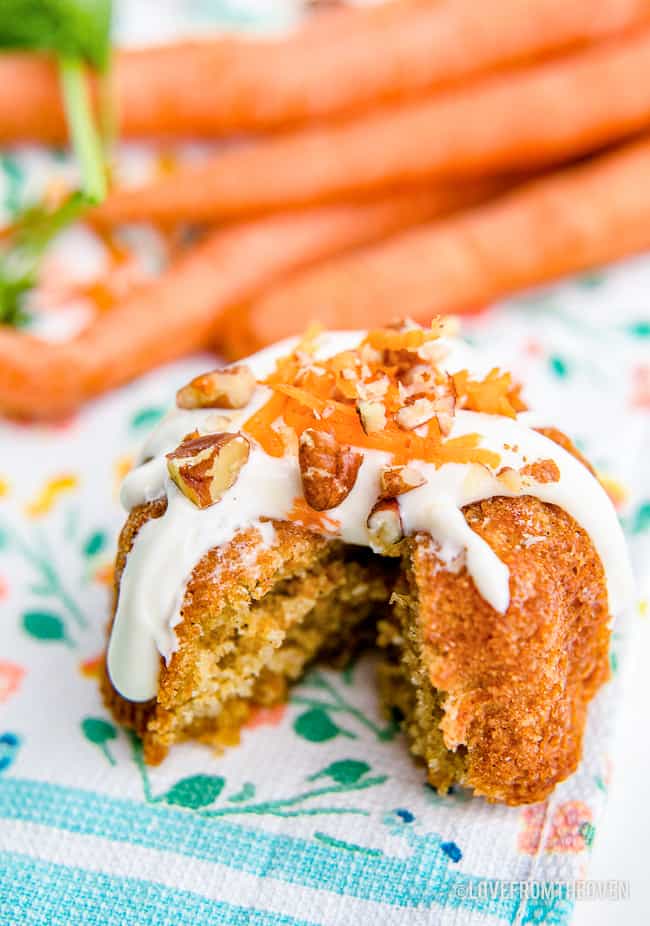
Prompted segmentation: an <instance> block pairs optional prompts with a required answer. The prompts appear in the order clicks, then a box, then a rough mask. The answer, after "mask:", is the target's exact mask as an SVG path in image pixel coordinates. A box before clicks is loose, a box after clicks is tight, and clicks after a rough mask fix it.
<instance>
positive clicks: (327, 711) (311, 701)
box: [291, 670, 399, 743]
mask: <svg viewBox="0 0 650 926" xmlns="http://www.w3.org/2000/svg"><path fill="white" fill-rule="evenodd" d="M344 681H345V679H344ZM302 688H316V689H318V690H319V694H318V695H317V696H312V695H311V694H302V691H301V689H302ZM320 692H324V694H323V695H321V694H320ZM291 701H292V703H293V704H301V705H304V706H305V707H308V708H310V710H308V711H306V712H305V713H304V714H300V715H299V716H298V717H297V718H296V720H295V721H294V724H293V728H294V730H295V732H296V733H297V734H298V736H302V737H303V739H306V740H309V741H310V742H312V743H323V742H327V741H328V740H330V739H333V738H334V737H335V736H339V735H343V736H347V737H348V738H350V739H356V734H355V733H353V732H352V731H350V730H347V729H344V728H343V727H341V725H340V724H339V723H338V722H336V721H335V720H334V719H333V718H332V716H331V715H332V714H341V713H342V714H348V715H349V716H350V717H353V718H354V719H355V720H356V721H358V722H359V723H360V724H361V725H362V726H364V727H366V728H367V729H368V730H372V732H373V733H374V734H375V736H376V737H377V739H378V740H380V741H383V742H386V741H389V740H392V739H393V738H394V737H395V735H396V734H397V732H398V730H399V724H398V723H397V720H396V719H395V718H392V719H391V720H390V721H389V723H388V724H387V725H386V726H385V727H381V726H379V725H378V724H376V723H375V722H374V721H373V720H371V718H370V717H367V716H366V714H364V712H363V711H361V710H360V709H359V708H358V707H356V706H355V705H354V704H352V703H351V702H350V701H348V700H347V698H346V697H344V696H343V695H342V694H341V693H340V692H339V691H338V690H337V688H336V686H335V685H334V684H333V683H332V682H330V681H329V680H328V679H327V678H326V676H325V675H324V674H323V673H322V672H319V671H317V670H314V671H312V672H309V673H308V674H307V675H306V676H305V678H304V679H303V680H302V682H301V685H300V688H299V689H298V691H297V693H296V694H294V695H293V696H292V698H291Z"/></svg>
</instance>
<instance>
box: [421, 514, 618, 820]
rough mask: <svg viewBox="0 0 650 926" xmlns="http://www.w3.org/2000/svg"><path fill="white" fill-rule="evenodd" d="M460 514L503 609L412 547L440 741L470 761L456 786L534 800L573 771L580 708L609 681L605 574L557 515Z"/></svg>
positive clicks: (567, 520) (424, 547) (464, 577)
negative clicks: (490, 569)
mask: <svg viewBox="0 0 650 926" xmlns="http://www.w3.org/2000/svg"><path fill="white" fill-rule="evenodd" d="M464 513H465V517H466V519H467V521H468V523H469V524H470V526H471V527H472V529H473V530H474V531H476V533H477V534H479V536H481V537H482V538H483V539H484V540H486V542H487V543H489V545H490V546H491V547H492V549H493V550H494V551H495V553H496V554H497V556H498V557H499V558H500V559H501V560H502V562H504V563H505V564H506V566H507V567H508V569H509V570H510V598H511V601H510V607H509V608H508V611H507V612H506V614H503V615H502V614H499V613H498V612H496V611H495V610H494V609H493V608H491V607H490V605H488V604H487V603H486V602H485V601H484V600H483V598H482V597H481V596H480V595H479V594H478V592H477V590H476V588H475V586H474V583H473V582H472V580H471V578H470V576H469V575H468V573H467V571H466V569H465V568H463V569H461V570H460V571H459V572H458V573H456V574H454V573H452V572H450V571H448V570H446V569H445V568H443V567H442V564H441V563H440V561H439V559H438V558H437V556H436V552H435V545H434V544H433V543H432V542H431V540H430V538H429V537H427V536H419V537H418V538H417V540H416V542H415V543H414V544H413V552H412V567H411V568H412V574H413V581H414V585H415V588H416V590H417V595H418V600H419V620H420V624H421V634H422V639H423V644H424V645H423V657H424V660H425V662H426V665H427V668H428V672H429V678H430V680H431V683H432V685H433V686H434V688H435V689H437V691H438V692H439V693H442V694H443V708H444V716H443V719H442V722H441V729H442V733H443V738H444V742H445V745H446V746H447V748H448V749H451V750H457V749H459V748H460V749H461V751H466V760H465V774H464V777H463V783H464V784H466V785H468V786H470V787H472V788H473V789H474V790H475V791H476V792H477V793H479V794H483V795H485V796H486V797H488V798H490V799H492V800H498V801H505V802H507V803H513V804H518V803H529V802H534V801H538V800H542V799H543V798H545V797H546V796H547V795H548V794H549V792H550V791H551V790H552V789H553V787H554V786H555V785H556V784H557V783H558V782H559V781H561V780H563V779H564V778H566V777H567V776H568V775H569V774H571V772H573V771H574V770H575V768H576V767H577V764H578V762H579V759H580V754H581V742H582V734H583V729H584V724H585V716H586V708H587V704H588V702H589V700H590V699H591V698H592V697H593V695H594V694H595V692H596V691H597V690H598V688H599V687H600V686H601V685H602V684H603V682H604V681H605V680H606V679H607V677H608V671H609V669H608V644H609V629H608V608H607V593H606V587H605V580H604V574H603V569H602V566H601V564H600V560H599V558H598V556H597V555H596V553H595V551H594V549H593V547H592V544H591V541H590V540H589V538H588V536H587V535H586V533H585V532H584V531H583V530H581V528H579V527H578V525H577V524H576V523H575V521H573V519H572V518H571V517H570V516H569V515H567V514H566V513H565V512H564V511H562V510H561V509H559V508H557V507H555V506H553V505H547V504H544V503H542V502H540V501H538V500H537V499H535V498H532V497H530V496H524V497H522V498H516V499H510V498H508V499H506V498H492V499H488V500H486V501H483V502H479V503H477V504H474V505H470V506H468V507H467V508H466V509H465V511H464ZM435 783H436V782H434V784H435Z"/></svg>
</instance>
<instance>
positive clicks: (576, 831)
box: [517, 801, 594, 855]
mask: <svg viewBox="0 0 650 926" xmlns="http://www.w3.org/2000/svg"><path fill="white" fill-rule="evenodd" d="M546 812H547V804H534V805H533V806H531V807H525V808H524V809H523V811H522V813H521V819H522V824H523V825H522V829H521V831H520V833H519V839H518V841H517V847H518V849H519V851H520V852H523V853H525V854H526V855H534V854H535V853H536V852H537V851H538V850H539V841H540V839H541V837H542V830H543V827H544V820H545V817H546ZM592 816H593V815H592V812H591V809H590V808H589V807H588V806H587V805H586V804H585V803H584V802H583V801H565V802H564V803H563V804H560V805H559V806H558V807H556V808H555V810H554V811H553V819H552V820H551V823H550V826H549V829H548V833H547V836H546V843H545V845H544V851H545V852H583V851H584V850H585V849H586V848H588V847H589V846H590V845H591V841H592V839H593V833H594V827H593V823H592Z"/></svg>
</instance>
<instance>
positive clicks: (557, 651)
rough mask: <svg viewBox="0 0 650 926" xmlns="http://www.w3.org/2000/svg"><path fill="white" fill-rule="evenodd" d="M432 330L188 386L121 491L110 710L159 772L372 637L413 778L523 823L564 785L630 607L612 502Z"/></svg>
mask: <svg viewBox="0 0 650 926" xmlns="http://www.w3.org/2000/svg"><path fill="white" fill-rule="evenodd" d="M542 425H543V422H542V421H540V420H537V419H535V418H533V416H532V414H531V413H530V412H528V411H527V410H526V409H525V406H524V404H523V402H522V400H521V398H520V394H519V389H518V387H517V386H515V385H514V384H513V382H512V381H511V377H510V375H509V374H508V373H505V372H500V371H499V370H491V371H487V372H486V371H485V370H481V366H480V358H479V360H478V361H477V359H476V358H475V357H474V356H473V354H472V353H471V352H470V351H469V349H468V348H467V347H466V346H465V345H463V343H462V342H460V341H459V340H457V339H455V338H454V337H452V336H451V335H450V333H449V331H448V329H447V327H446V323H444V322H442V321H435V322H434V324H433V325H432V327H431V328H429V329H424V328H421V327H419V326H416V325H413V324H410V323H406V324H404V325H401V326H398V327H395V328H389V329H381V330H377V331H371V332H368V333H359V332H345V333H343V332H341V333H334V334H320V333H316V332H314V333H310V334H308V335H307V336H305V337H304V338H303V339H302V340H301V341H296V342H291V343H283V344H280V345H278V346H276V347H274V348H270V349H268V350H265V351H262V352H261V353H259V354H256V355H255V356H253V357H251V358H250V359H249V360H248V362H247V363H246V364H243V365H242V364H240V365H237V366H231V367H226V368H225V369H220V370H216V371H213V372H211V373H207V374H205V375H204V376H199V377H198V378H197V379H195V380H193V381H192V382H191V383H189V384H188V385H187V386H184V387H183V388H182V389H181V390H180V391H179V392H178V396H177V408H176V409H174V410H173V411H172V412H171V413H170V414H169V415H168V416H167V417H166V418H165V419H164V420H163V421H162V422H161V424H160V425H159V426H158V428H157V429H156V431H155V432H154V433H153V435H152V436H151V438H150V439H149V441H148V442H147V444H146V446H145V448H144V451H143V454H142V460H141V462H140V464H139V465H138V466H137V467H136V468H135V469H134V470H133V471H132V472H131V473H130V474H129V476H128V477H127V479H126V480H125V483H124V487H123V492H122V497H123V501H124V504H125V506H126V507H127V509H128V510H129V512H130V514H129V517H128V520H127V522H126V525H125V527H124V529H123V531H122V534H121V537H120V542H119V551H118V556H117V569H116V589H115V609H114V617H113V621H112V626H111V632H110V641H109V645H108V650H107V659H106V672H105V674H104V679H103V691H104V697H105V700H106V703H107V704H108V706H109V707H110V708H111V710H112V711H113V713H114V715H115V717H116V718H117V719H118V720H119V721H121V722H122V723H124V724H126V725H128V726H130V727H132V728H134V729H135V730H136V731H137V732H138V734H139V735H140V736H141V737H142V739H143V742H144V750H145V757H146V759H147V761H149V762H151V763H156V762H159V761H161V760H162V759H163V757H164V756H165V754H166V753H167V750H168V749H169V747H170V746H171V745H172V744H174V743H176V742H179V741H180V740H183V739H187V738H192V739H199V740H202V741H205V742H208V743H211V744H214V745H217V746H219V745H223V744H228V743H233V742H236V741H237V738H238V731H239V728H240V727H241V725H242V723H243V722H244V721H245V720H246V718H247V716H248V714H249V712H250V710H251V708H252V707H253V706H254V705H258V704H263V705H268V704H272V703H275V702H277V701H279V700H281V699H283V698H285V697H286V691H287V686H288V685H289V684H290V683H291V682H294V681H295V680H297V679H298V678H300V676H301V673H302V672H303V670H304V668H305V666H306V665H307V664H308V663H309V662H311V661H312V660H314V659H316V658H321V657H322V656H323V655H331V654H334V655H336V654H337V653H339V654H340V653H342V652H345V651H347V650H349V648H350V646H352V645H354V644H355V641H357V640H358V639H359V638H360V636H361V635H362V633H367V628H368V626H372V627H374V628H375V633H376V636H377V642H378V643H379V646H380V648H381V652H382V654H383V656H382V664H381V668H380V690H381V693H382V697H383V699H384V702H385V704H386V707H387V709H388V708H391V707H397V708H399V710H400V711H401V714H402V715H403V718H404V729H405V731H406V734H407V737H408V740H409V743H410V745H411V749H412V751H413V752H414V753H415V754H416V755H417V756H419V757H421V759H422V760H423V761H424V763H425V764H426V769H427V775H428V778H429V781H430V782H431V784H432V785H434V786H435V787H437V788H439V789H441V790H444V789H447V788H448V787H449V786H450V785H451V784H452V783H454V782H457V783H459V784H462V785H464V786H467V787H469V788H471V789H473V791H474V792H475V793H476V794H481V795H484V796H485V797H487V798H488V799H489V800H494V801H505V802H506V803H510V804H519V803H527V802H531V801H538V800H541V799H543V798H544V797H546V795H548V794H549V792H550V791H551V790H552V789H553V787H554V786H555V785H556V784H557V783H558V782H559V781H561V780H562V779H564V778H566V777H567V775H569V774H571V772H573V771H574V769H575V768H576V766H577V764H578V761H579V759H580V752H581V742H582V736H583V731H584V727H585V720H586V712H587V706H588V703H589V701H590V700H591V698H592V697H593V696H594V694H595V693H596V692H597V690H598V689H599V687H600V686H601V685H602V684H603V682H604V681H605V680H606V679H607V676H608V658H607V657H608V643H609V625H610V620H611V617H612V616H613V615H615V614H616V613H617V612H619V611H621V610H622V609H623V608H624V607H626V605H627V603H628V601H629V598H630V590H631V578H630V569H629V563H628V559H627V554H626V549H625V542H624V539H623V536H622V533H621V530H620V527H619V524H618V521H617V518H616V515H615V513H614V510H613V507H612V505H611V503H610V500H609V498H608V497H607V495H606V493H605V492H604V490H603V488H602V487H601V485H600V483H599V482H598V479H597V478H596V477H595V475H594V473H593V471H592V470H591V469H590V467H589V465H588V464H587V463H586V462H585V460H584V459H582V458H581V456H580V454H579V453H578V452H577V451H576V450H575V448H574V447H573V445H572V444H571V442H570V441H569V440H568V439H567V438H566V437H565V436H564V435H563V434H561V433H560V432H559V431H556V430H554V429H553V428H550V427H543V426H542Z"/></svg>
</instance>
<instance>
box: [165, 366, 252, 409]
mask: <svg viewBox="0 0 650 926" xmlns="http://www.w3.org/2000/svg"><path fill="white" fill-rule="evenodd" d="M255 385H256V383H255V377H254V376H253V374H252V373H251V371H250V369H249V368H248V367H247V366H245V365H242V364H240V365H238V366H234V367H226V368H225V369H224V370H212V371H211V372H210V373H203V374H202V375H201V376H197V377H196V378H195V379H193V380H192V382H191V383H188V384H187V386H183V388H182V389H179V390H178V392H177V393H176V404H177V405H178V407H179V408H243V407H244V406H245V405H248V403H249V402H250V400H251V398H252V396H253V393H254V391H255Z"/></svg>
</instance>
